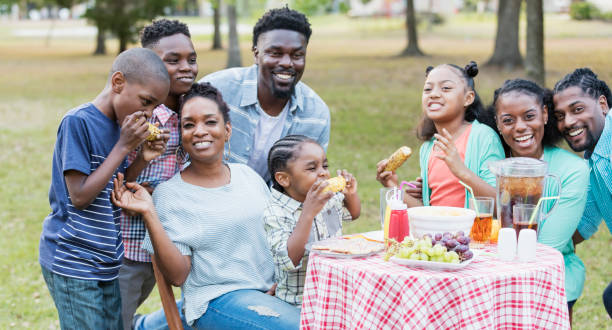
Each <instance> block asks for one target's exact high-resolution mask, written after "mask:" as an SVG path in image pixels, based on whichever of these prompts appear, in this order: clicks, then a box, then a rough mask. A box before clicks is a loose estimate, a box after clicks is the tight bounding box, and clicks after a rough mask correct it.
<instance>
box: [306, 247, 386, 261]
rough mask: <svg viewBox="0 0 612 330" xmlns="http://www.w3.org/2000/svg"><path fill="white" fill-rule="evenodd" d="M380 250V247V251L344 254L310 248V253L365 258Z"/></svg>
mask: <svg viewBox="0 0 612 330" xmlns="http://www.w3.org/2000/svg"><path fill="white" fill-rule="evenodd" d="M382 250H383V249H381V250H380V251H374V252H370V253H363V254H345V253H336V252H330V251H325V250H311V251H310V253H313V254H318V255H322V256H325V257H332V258H340V259H350V258H365V257H369V256H373V255H376V254H379V253H381V252H382Z"/></svg>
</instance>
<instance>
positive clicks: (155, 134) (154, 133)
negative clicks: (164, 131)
mask: <svg viewBox="0 0 612 330" xmlns="http://www.w3.org/2000/svg"><path fill="white" fill-rule="evenodd" d="M148 124H149V136H148V137H147V141H155V140H157V139H159V135H160V134H161V130H160V129H159V128H158V127H157V126H155V125H153V124H151V123H148Z"/></svg>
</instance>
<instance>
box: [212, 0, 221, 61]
mask: <svg viewBox="0 0 612 330" xmlns="http://www.w3.org/2000/svg"><path fill="white" fill-rule="evenodd" d="M213 27H214V32H213V44H212V49H222V48H223V46H222V45H221V0H217V1H213Z"/></svg>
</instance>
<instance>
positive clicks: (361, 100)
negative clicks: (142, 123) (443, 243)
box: [0, 15, 612, 329]
mask: <svg viewBox="0 0 612 330" xmlns="http://www.w3.org/2000/svg"><path fill="white" fill-rule="evenodd" d="M189 22H190V23H191V24H197V23H198V22H199V21H198V20H197V19H189ZM45 24H48V23H37V26H36V27H38V28H40V27H45V26H48V25H45ZM62 24H63V25H64V26H68V27H74V28H78V26H82V23H75V22H72V23H62ZM402 24H403V21H402V20H401V19H391V20H383V19H355V20H351V19H348V18H345V17H317V18H314V19H313V30H314V34H313V36H312V38H311V42H310V45H309V48H308V65H307V69H306V72H305V74H304V77H303V81H304V82H306V83H307V84H309V85H310V86H311V87H313V88H314V90H315V91H317V92H318V93H319V95H320V96H321V97H322V98H323V99H324V100H325V101H326V102H327V104H328V105H329V107H330V109H331V112H332V133H331V143H330V147H329V152H328V156H329V159H330V167H331V169H332V170H335V169H337V168H346V169H348V170H350V171H351V172H353V173H354V174H355V175H356V177H357V179H358V180H359V191H360V196H361V198H362V201H363V208H362V210H363V211H362V216H361V218H360V219H359V220H358V221H356V222H355V223H352V224H349V225H348V226H347V231H349V232H360V231H367V230H374V229H377V228H378V227H379V224H378V189H379V187H380V186H379V184H378V183H377V182H376V180H375V164H376V162H377V161H378V160H380V159H381V158H383V157H386V156H387V155H389V154H390V153H391V152H392V151H394V150H395V149H396V148H397V147H398V146H400V145H408V146H410V147H412V148H413V149H414V150H415V151H416V150H418V147H419V145H420V143H419V141H417V140H416V138H415V134H414V129H415V126H416V124H417V122H418V119H419V117H420V112H421V110H420V103H421V88H422V84H423V81H424V71H425V68H426V67H427V66H428V65H435V64H438V63H445V62H451V63H457V64H460V65H464V64H466V63H467V62H468V61H469V60H472V59H473V60H476V61H477V62H478V63H483V62H484V61H485V60H486V59H487V58H488V56H490V54H491V51H492V49H493V41H492V40H493V39H492V38H493V36H494V32H495V20H494V17H493V16H490V15H484V16H477V15H462V16H457V17H454V18H451V19H448V20H447V22H446V24H445V25H442V26H435V27H433V28H432V29H431V30H430V31H423V32H422V33H421V34H420V38H421V39H420V45H421V48H422V50H423V51H424V52H425V53H427V54H429V56H427V57H422V58H399V57H396V54H398V53H399V52H400V51H401V50H402V48H403V47H404V45H405V37H404V31H403V28H402V27H403V25H402ZM60 26H62V25H60ZM27 28H30V25H28V24H24V23H19V24H12V23H10V22H6V21H0V59H1V60H0V72H2V79H1V81H0V100H2V101H1V102H0V116H1V117H2V119H3V120H2V121H0V145H2V146H3V150H4V152H2V153H0V164H1V165H2V166H0V187H1V188H0V225H1V226H0V229H1V230H2V232H3V238H2V239H0V260H2V262H1V263H0V283H2V284H0V328H2V329H6V328H34V329H53V328H59V322H58V321H57V312H56V310H55V307H54V305H53V301H52V300H51V298H50V296H49V293H48V290H47V288H46V286H45V283H44V280H43V278H42V275H41V272H40V266H39V263H38V260H37V258H38V241H39V237H40V232H41V228H42V227H41V224H42V221H43V219H44V217H45V216H46V215H47V214H48V213H49V204H48V199H47V192H48V189H49V183H50V173H51V156H52V152H53V144H54V142H55V138H56V130H57V126H58V124H59V121H60V120H61V118H62V116H63V114H64V113H65V112H66V111H68V110H69V109H71V108H72V107H75V106H77V105H79V104H81V103H84V102H87V101H90V100H92V99H93V98H94V97H95V96H96V95H97V93H98V92H99V91H100V90H101V89H102V88H103V87H104V84H105V81H106V76H107V73H108V70H109V68H110V64H111V62H112V60H113V57H114V56H112V55H109V56H101V57H94V56H91V55H90V53H91V51H92V50H93V48H94V43H93V42H94V38H93V37H91V38H89V37H87V38H85V37H74V38H67V37H63V38H57V39H53V40H51V43H50V45H49V46H45V42H44V38H42V37H39V38H35V37H34V38H25V37H15V36H13V35H12V31H13V30H15V29H27ZM422 30H425V29H422ZM545 31H546V33H547V40H546V48H545V49H546V66H547V67H546V69H547V83H548V87H551V86H552V85H553V84H554V82H556V81H557V80H558V79H560V78H561V77H562V76H563V75H564V74H565V73H567V72H570V71H571V70H573V69H574V68H576V67H581V66H589V67H591V68H593V69H594V70H595V72H597V73H598V74H599V75H600V77H601V78H603V79H604V80H606V81H608V82H609V83H612V67H610V61H609V56H610V54H611V53H612V43H610V36H612V25H611V24H605V23H600V22H574V21H570V20H569V19H567V18H564V17H562V16H550V17H547V19H546V28H545ZM194 40H195V45H196V48H197V51H198V56H199V58H198V63H199V67H200V76H202V75H204V74H206V73H210V72H213V71H216V70H219V69H222V68H223V67H224V65H225V61H226V53H225V52H224V51H214V52H213V51H210V50H209V49H210V44H211V43H210V36H195V37H194ZM241 40H242V41H243V42H242V44H241V46H242V51H243V52H242V58H243V63H244V64H245V65H247V64H251V63H252V57H251V54H250V52H249V48H250V41H249V40H250V36H248V35H246V36H242V37H241ZM523 40H524V37H523ZM115 44H116V41H114V40H113V41H109V42H108V43H107V45H108V46H111V47H110V51H111V52H114V51H115V48H114V47H115ZM521 76H524V74H523V72H522V71H517V72H498V71H494V70H491V69H487V68H481V74H480V75H479V76H478V77H477V79H476V83H477V88H478V91H479V93H480V95H481V97H482V98H483V99H484V101H485V102H490V100H491V98H492V93H493V90H494V88H495V87H497V86H500V85H501V83H502V82H503V81H504V80H506V79H509V78H515V77H521ZM418 172H419V171H418V157H417V155H416V152H415V156H413V157H412V158H410V159H409V160H408V162H407V163H406V164H405V165H404V166H403V167H402V168H401V169H400V170H399V174H400V177H401V178H405V179H413V178H414V177H415V176H417V174H418ZM611 243H612V237H611V236H610V234H609V232H608V230H606V228H605V226H604V225H602V230H601V231H600V232H598V233H597V234H596V235H595V237H594V238H593V239H591V240H589V241H587V242H585V243H583V244H582V245H580V246H579V248H578V251H579V255H580V257H581V258H582V260H583V261H584V263H585V265H586V268H587V282H586V285H585V290H584V293H583V296H582V297H581V299H580V300H579V301H578V303H577V304H576V305H575V307H574V325H575V326H576V328H577V329H595V328H610V327H611V325H612V323H611V322H610V320H609V318H608V316H607V314H606V312H605V310H604V308H603V305H602V303H601V292H602V291H603V289H604V288H605V287H606V285H607V283H608V281H610V280H612V278H611V277H610V274H611V273H612V253H610V252H609V250H610V247H611ZM160 306H161V305H160V302H159V298H158V296H157V293H156V291H155V293H154V294H153V295H152V297H151V298H150V299H148V301H147V302H146V303H145V304H144V305H143V306H142V307H141V308H140V310H139V312H140V313H146V312H150V311H153V310H156V309H158V308H159V307H160Z"/></svg>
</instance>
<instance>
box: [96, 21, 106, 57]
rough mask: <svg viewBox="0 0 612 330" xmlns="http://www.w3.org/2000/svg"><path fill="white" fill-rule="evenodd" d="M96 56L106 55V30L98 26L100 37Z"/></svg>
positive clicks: (97, 42) (97, 40)
mask: <svg viewBox="0 0 612 330" xmlns="http://www.w3.org/2000/svg"><path fill="white" fill-rule="evenodd" d="M94 55H106V35H105V31H104V29H102V28H101V27H99V26H98V35H97V36H96V50H94Z"/></svg>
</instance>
